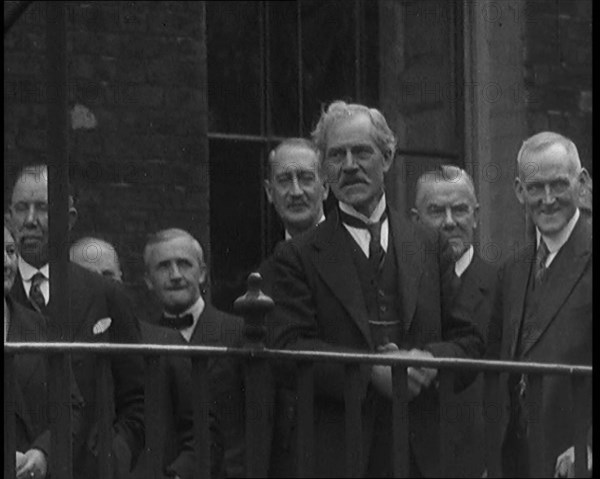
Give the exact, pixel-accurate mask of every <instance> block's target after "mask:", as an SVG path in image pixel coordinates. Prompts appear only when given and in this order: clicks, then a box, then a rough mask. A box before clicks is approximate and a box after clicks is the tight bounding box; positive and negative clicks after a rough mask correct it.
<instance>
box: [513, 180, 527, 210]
mask: <svg viewBox="0 0 600 479" xmlns="http://www.w3.org/2000/svg"><path fill="white" fill-rule="evenodd" d="M515 195H517V200H519V203H521V204H522V205H524V204H525V196H524V191H523V182H522V181H521V179H520V178H519V177H518V176H517V177H516V178H515Z"/></svg>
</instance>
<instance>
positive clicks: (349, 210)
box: [340, 193, 386, 223]
mask: <svg viewBox="0 0 600 479" xmlns="http://www.w3.org/2000/svg"><path fill="white" fill-rule="evenodd" d="M385 205H386V202H385V193H383V194H382V195H381V198H380V199H379V203H377V206H376V207H375V209H374V210H373V213H371V216H370V217H368V218H367V217H366V216H365V215H363V214H362V213H359V212H358V211H356V209H354V207H353V206H350V205H349V204H347V203H342V202H341V201H340V210H342V211H343V212H344V213H346V214H348V215H350V216H354V217H355V218H358V219H359V220H362V221H363V222H365V223H377V222H378V221H379V220H380V219H381V216H382V215H383V213H384V212H385Z"/></svg>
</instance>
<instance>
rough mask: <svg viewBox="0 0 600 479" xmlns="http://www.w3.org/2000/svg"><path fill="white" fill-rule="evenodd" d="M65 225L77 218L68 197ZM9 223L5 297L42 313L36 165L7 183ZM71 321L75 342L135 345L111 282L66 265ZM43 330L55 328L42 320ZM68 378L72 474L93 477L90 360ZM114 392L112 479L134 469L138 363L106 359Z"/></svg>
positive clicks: (44, 172)
mask: <svg viewBox="0 0 600 479" xmlns="http://www.w3.org/2000/svg"><path fill="white" fill-rule="evenodd" d="M69 203H70V205H69V219H70V222H69V227H70V228H72V227H73V224H74V223H75V220H76V219H77V210H76V209H75V207H74V203H73V197H72V196H70V198H69ZM9 219H10V221H11V224H12V225H13V227H14V229H15V231H16V235H17V238H16V239H17V241H18V246H19V250H20V252H21V256H20V257H19V263H18V273H17V277H16V279H15V283H14V286H13V288H12V290H11V296H12V298H13V299H15V300H16V301H18V302H20V303H21V304H23V305H24V306H26V307H28V308H30V309H32V310H35V311H38V312H40V313H42V314H47V310H48V305H49V302H51V301H52V298H50V287H49V286H50V285H49V281H50V273H51V272H50V271H49V265H48V263H49V254H50V252H49V243H48V169H47V166H46V165H43V164H37V165H31V166H27V167H25V168H23V170H22V171H21V172H20V174H19V175H18V177H17V180H16V182H15V184H14V187H13V191H12V196H11V203H10V207H9ZM68 271H69V297H70V300H71V301H70V318H71V321H72V323H73V324H72V328H73V339H74V340H75V341H81V342H116V343H139V341H140V330H139V326H138V320H137V318H136V316H135V313H134V307H133V304H132V303H131V301H130V300H129V298H128V297H127V295H126V294H125V292H124V291H123V290H122V288H121V287H120V286H119V284H118V283H116V282H114V281H108V280H106V279H104V278H102V277H101V276H99V275H96V274H93V273H91V272H89V271H87V270H86V269H84V268H81V267H80V266H78V265H76V264H74V263H69V270H68ZM47 327H48V328H51V327H52V328H56V327H58V326H57V325H55V324H52V323H48V326H47ZM71 359H72V365H73V372H74V375H75V379H76V381H77V384H78V386H79V389H80V391H81V394H82V396H83V399H84V402H85V407H84V410H83V419H82V426H81V433H80V434H79V435H78V436H77V437H76V438H75V441H74V444H73V462H74V467H73V471H74V474H75V477H85V478H90V479H93V478H95V477H97V474H98V457H97V456H98V422H97V416H96V412H97V411H96V410H97V400H96V376H97V364H96V357H95V355H91V354H72V355H71ZM111 373H112V375H111V379H112V383H113V384H112V389H113V391H114V397H113V404H112V408H113V409H112V412H113V418H112V419H113V441H112V454H113V455H112V457H113V461H114V462H113V466H114V472H115V474H116V477H123V476H125V474H127V473H128V471H129V470H130V469H131V468H132V467H133V465H134V464H135V461H136V459H137V456H138V454H139V452H140V451H141V449H142V447H143V444H144V423H143V409H144V385H143V363H142V358H140V357H136V356H131V355H115V356H112V357H111Z"/></svg>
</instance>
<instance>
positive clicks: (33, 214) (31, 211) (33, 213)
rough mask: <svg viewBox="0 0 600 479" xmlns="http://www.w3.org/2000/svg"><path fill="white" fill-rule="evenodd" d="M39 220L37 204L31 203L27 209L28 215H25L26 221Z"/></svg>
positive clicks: (33, 221)
mask: <svg viewBox="0 0 600 479" xmlns="http://www.w3.org/2000/svg"><path fill="white" fill-rule="evenodd" d="M36 221H37V210H36V209H35V205H29V209H28V210H27V216H25V223H26V224H32V223H35V222H36Z"/></svg>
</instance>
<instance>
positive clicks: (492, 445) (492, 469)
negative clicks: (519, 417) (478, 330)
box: [482, 371, 507, 477]
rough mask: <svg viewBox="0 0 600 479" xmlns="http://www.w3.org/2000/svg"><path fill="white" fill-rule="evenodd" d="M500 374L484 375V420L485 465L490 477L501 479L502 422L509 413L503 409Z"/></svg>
mask: <svg viewBox="0 0 600 479" xmlns="http://www.w3.org/2000/svg"><path fill="white" fill-rule="evenodd" d="M501 406H502V400H501V398H500V373H499V372H496V371H486V372H485V373H484V394H483V412H482V413H483V418H484V424H485V465H486V469H487V472H488V477H500V475H501V466H500V449H501V447H502V437H501V434H502V432H501V430H500V427H501V420H502V417H503V416H504V415H506V414H507V411H504V410H502V409H501Z"/></svg>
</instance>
